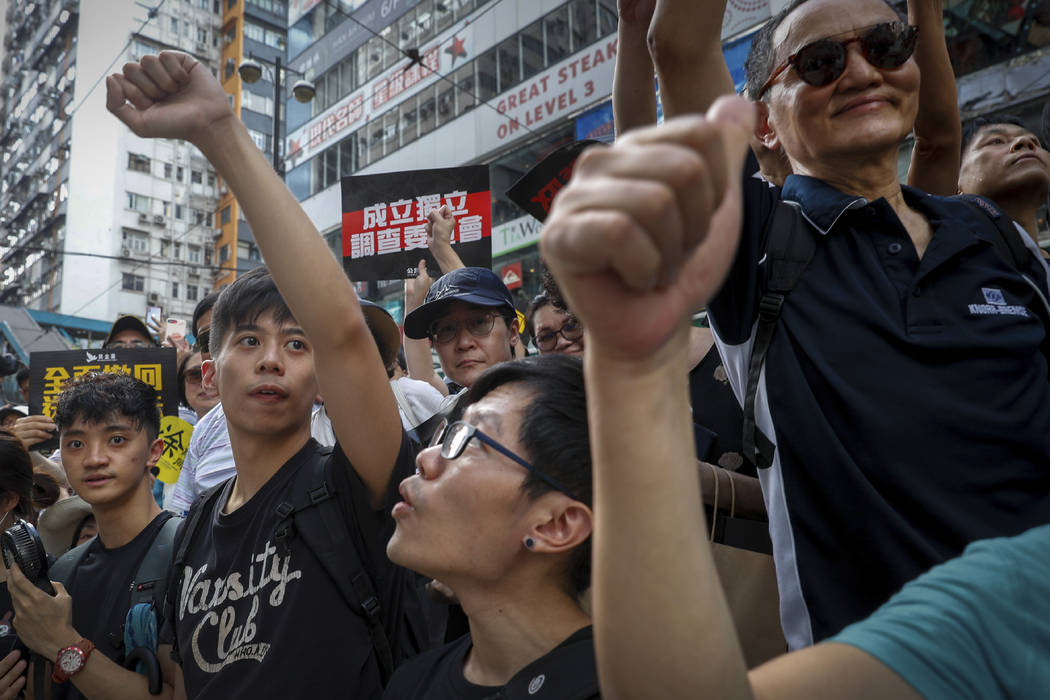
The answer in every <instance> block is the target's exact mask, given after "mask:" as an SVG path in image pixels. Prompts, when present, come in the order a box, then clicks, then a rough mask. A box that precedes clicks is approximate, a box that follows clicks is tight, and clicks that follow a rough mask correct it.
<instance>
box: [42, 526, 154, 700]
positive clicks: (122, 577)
mask: <svg viewBox="0 0 1050 700" xmlns="http://www.w3.org/2000/svg"><path fill="white" fill-rule="evenodd" d="M170 517H172V515H171V513H168V512H167V511H165V512H162V513H160V514H158V515H157V517H155V518H154V519H153V520H152V521H151V522H150V524H149V525H147V526H146V527H145V528H143V530H142V532H140V533H139V534H138V535H136V536H135V539H133V540H131V542H128V543H127V544H126V545H124V546H123V547H116V548H115V549H106V548H105V547H104V546H102V540H100V539H98V538H97V537H96V538H95V539H94V540H92V541H91V544H90V545H88V549H87V552H85V553H84V556H83V557H82V558H81V560H80V564H79V565H78V566H77V567H76V568H75V569H73V571H72V572H71V573H70V575H69V580H68V581H67V582H66V583H65V587H66V590H67V591H68V592H69V595H70V597H71V598H72V599H73V628H74V629H75V630H76V631H77V632H79V633H80V634H81V635H82V636H83V637H84V638H85V639H89V640H91V643H92V644H94V645H95V651H94V652H92V653H94V654H105V655H106V656H107V657H109V658H110V659H112V660H113V661H115V662H117V663H118V664H121V665H123V663H124V620H125V619H126V617H127V614H128V608H129V607H131V584H132V582H133V581H134V579H135V574H136V573H137V572H138V570H139V564H140V563H141V562H142V558H143V557H145V556H146V552H148V551H149V548H150V546H151V545H152V544H153V540H154V539H155V538H156V537H157V534H158V533H159V532H160V529H161V527H162V526H163V525H164V523H166V522H167V521H168V518H170ZM52 660H53V659H52ZM51 697H52V700H74V699H76V698H82V697H84V696H83V695H81V694H80V691H78V690H77V689H76V686H74V685H73V684H72V683H61V684H58V683H52V684H51Z"/></svg>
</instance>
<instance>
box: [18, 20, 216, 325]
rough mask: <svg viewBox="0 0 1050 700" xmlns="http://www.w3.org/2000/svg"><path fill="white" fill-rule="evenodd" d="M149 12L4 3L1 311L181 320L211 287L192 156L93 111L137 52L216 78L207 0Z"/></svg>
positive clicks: (199, 162) (198, 167)
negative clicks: (174, 52)
mask: <svg viewBox="0 0 1050 700" xmlns="http://www.w3.org/2000/svg"><path fill="white" fill-rule="evenodd" d="M151 4H152V6H153V7H152V9H151V8H150V7H149V6H146V5H145V4H144V3H138V2H133V0H80V1H79V2H77V1H76V0H52V1H51V2H29V3H10V4H9V5H8V7H9V10H8V17H7V21H8V26H7V34H6V35H5V38H4V41H5V46H6V58H5V60H4V65H3V87H2V89H3V97H4V107H3V122H2V125H3V126H2V128H3V132H2V134H0V141H2V146H3V149H4V150H3V154H4V155H3V158H4V161H5V162H4V172H3V179H2V181H0V215H2V217H3V219H2V227H3V233H4V234H5V237H4V238H3V239H0V251H2V257H0V260H2V266H3V272H2V278H0V299H2V300H3V301H4V302H6V303H9V304H17V305H24V306H27V307H29V308H32V309H38V310H41V311H46V312H53V313H60V314H66V315H72V316H83V317H88V318H97V319H103V320H112V319H114V318H116V317H117V316H119V315H121V314H135V315H138V316H143V315H144V314H145V313H146V311H147V308H148V307H157V308H159V310H160V311H159V313H160V314H161V315H162V316H177V317H182V318H188V317H189V315H190V314H192V311H193V308H194V306H196V303H197V301H198V300H199V299H200V298H201V297H202V296H203V295H204V294H206V293H207V292H208V291H209V290H210V289H211V288H212V286H213V284H214V275H213V274H212V273H211V272H210V268H211V267H212V266H213V246H214V242H215V234H216V228H215V221H214V218H215V210H216V201H217V199H218V192H219V190H218V183H217V181H216V177H215V173H214V172H213V171H212V169H211V167H210V165H209V164H208V162H207V161H206V160H205V159H204V157H203V155H202V154H201V153H200V152H199V151H198V150H197V149H195V148H194V147H192V146H189V145H188V144H186V143H184V142H181V141H169V140H153V139H140V138H138V137H137V136H135V135H134V134H132V133H131V131H130V130H129V129H127V128H126V127H125V126H123V125H122V124H121V123H120V122H119V121H118V120H117V119H115V118H113V117H112V115H110V114H109V113H108V112H107V111H106V109H105V93H106V90H105V83H104V82H103V77H104V76H105V75H106V74H108V73H110V72H112V71H113V70H119V69H120V65H121V64H122V63H124V62H125V61H127V60H134V59H137V58H139V57H141V56H142V55H144V54H147V53H156V52H157V51H161V50H165V49H178V50H182V51H186V52H188V53H190V54H192V55H194V56H195V57H196V58H197V59H198V60H200V61H201V62H202V63H203V64H204V65H206V66H207V67H208V68H209V69H210V70H212V71H213V72H217V70H218V69H217V66H218V56H219V40H220V37H219V27H220V23H219V17H220V15H219V11H220V3H219V0H164V1H163V2H160V1H159V0H153V1H152V3H151ZM11 8H15V9H13V10H12V9H11ZM122 47H123V48H122Z"/></svg>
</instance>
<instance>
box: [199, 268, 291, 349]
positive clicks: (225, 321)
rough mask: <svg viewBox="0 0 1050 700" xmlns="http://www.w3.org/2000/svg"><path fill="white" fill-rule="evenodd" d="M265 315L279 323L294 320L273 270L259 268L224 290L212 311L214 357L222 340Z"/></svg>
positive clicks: (209, 347)
mask: <svg viewBox="0 0 1050 700" xmlns="http://www.w3.org/2000/svg"><path fill="white" fill-rule="evenodd" d="M265 313H269V314H271V315H272V316H273V320H274V321H275V322H276V323H278V324H283V323H286V322H287V321H290V320H292V319H293V318H294V316H292V311H291V309H289V308H288V304H286V303H285V301H284V297H282V296H281V292H280V291H278V290H277V284H276V283H275V282H274V281H273V277H272V276H270V271H269V270H268V269H266V267H265V266H262V265H260V266H259V267H256V268H254V269H253V270H251V271H250V272H248V273H246V274H244V275H241V276H240V277H238V278H237V279H236V280H235V281H234V282H233V284H231V285H230V286H228V287H226V288H225V289H223V290H222V293H221V294H219V298H218V300H217V301H216V302H215V307H214V308H213V310H212V312H211V336H210V337H209V338H208V349H209V351H210V352H211V355H212V357H215V356H216V355H218V354H219V353H220V352H221V351H222V344H223V340H224V339H225V337H226V336H227V335H229V333H230V331H232V330H233V329H234V328H236V327H237V326H239V325H241V324H245V323H255V321H257V320H258V319H259V317H260V316H262V315H263V314H265Z"/></svg>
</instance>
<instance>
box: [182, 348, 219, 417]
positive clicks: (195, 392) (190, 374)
mask: <svg viewBox="0 0 1050 700" xmlns="http://www.w3.org/2000/svg"><path fill="white" fill-rule="evenodd" d="M203 362H204V358H203V356H202V355H201V353H200V352H191V353H190V354H189V355H187V356H186V358H185V359H183V361H182V363H181V364H180V365H179V374H178V381H179V398H180V399H181V400H182V404H183V405H184V406H189V407H190V408H192V409H193V412H194V413H195V414H196V415H197V420H200V419H201V418H203V417H204V414H205V413H207V412H208V411H210V410H211V409H212V408H214V407H215V404H217V403H219V394H218V392H217V391H215V388H214V387H212V386H207V385H205V384H204V382H203V381H201V376H202V375H201V364H202V363H203Z"/></svg>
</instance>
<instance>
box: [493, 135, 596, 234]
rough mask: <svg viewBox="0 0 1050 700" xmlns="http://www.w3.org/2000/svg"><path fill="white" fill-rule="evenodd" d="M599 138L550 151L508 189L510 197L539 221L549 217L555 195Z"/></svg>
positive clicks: (566, 182)
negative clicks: (577, 161) (584, 152)
mask: <svg viewBox="0 0 1050 700" xmlns="http://www.w3.org/2000/svg"><path fill="white" fill-rule="evenodd" d="M598 143H600V141H576V142H574V143H570V144H568V145H565V146H562V147H561V148H558V149H555V150H553V151H551V152H550V153H549V154H548V155H547V156H546V157H545V158H544V159H543V160H541V161H540V162H539V163H537V164H536V165H534V166H532V169H531V170H529V171H528V172H527V173H525V174H524V175H522V176H521V178H520V179H519V180H518V181H517V182H515V183H514V184H513V185H511V186H510V189H509V190H507V197H508V198H510V200H511V201H512V202H514V203H515V204H517V205H518V206H519V207H521V208H522V209H524V210H525V211H527V212H528V213H530V214H532V215H533V216H534V217H536V218H537V219H539V220H540V221H546V220H547V213H548V212H549V211H550V208H551V203H552V202H553V201H554V195H556V194H558V191H559V190H560V189H561V188H562V187H565V185H567V184H568V182H569V179H570V178H571V177H572V169H573V167H574V166H575V165H576V159H577V158H579V157H580V153H581V152H583V149H585V148H587V147H588V146H593V145H595V144H598Z"/></svg>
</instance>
